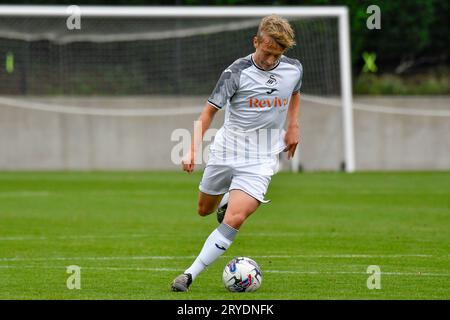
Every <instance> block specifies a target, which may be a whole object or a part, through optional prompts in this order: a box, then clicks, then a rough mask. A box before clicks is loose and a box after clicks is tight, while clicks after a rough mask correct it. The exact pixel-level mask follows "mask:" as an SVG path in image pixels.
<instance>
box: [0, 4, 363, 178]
mask: <svg viewBox="0 0 450 320" xmlns="http://www.w3.org/2000/svg"><path fill="white" fill-rule="evenodd" d="M69 7H70V6H60V5H55V6H45V5H44V6H39V5H0V19H1V17H3V16H8V17H39V18H42V17H69V16H70V14H71V11H70V9H69ZM78 8H79V10H80V15H81V19H82V18H83V17H109V18H111V17H112V18H115V17H118V18H119V17H120V18H134V17H159V18H161V17H167V18H169V17H189V18H197V17H198V18H214V17H222V18H223V17H234V18H236V17H255V18H256V17H263V16H266V15H269V14H279V15H281V16H288V17H305V18H314V17H333V18H337V20H338V29H339V30H338V38H339V39H338V41H339V71H340V95H341V106H342V123H343V126H342V128H343V145H344V159H345V171H346V172H353V171H355V152H354V132H353V113H352V80H351V50H350V33H349V16H348V9H347V7H343V6H333V7H331V6H320V7H301V6H290V7H284V6H254V7H248V6H246V7H212V6H211V7H177V6H172V7H164V6H155V7H153V6H152V7H131V6H79V7H78ZM306 67H307V66H306ZM297 154H298V153H297ZM298 168H299V158H298V157H295V158H294V159H293V161H292V169H293V170H294V171H297V170H298Z"/></svg>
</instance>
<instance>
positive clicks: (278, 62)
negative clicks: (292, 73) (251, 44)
mask: <svg viewBox="0 0 450 320" xmlns="http://www.w3.org/2000/svg"><path fill="white" fill-rule="evenodd" d="M250 60H251V61H252V64H253V65H254V66H255V67H256V68H257V69H259V70H261V71H272V70H273V69H275V68H276V67H278V65H279V64H280V61H281V58H280V59H278V61H277V64H276V65H275V66H274V67H273V68H272V69H269V70H264V69H263V68H261V67H259V66H258V65H257V64H256V63H255V61H254V60H253V53H252V54H251V55H250Z"/></svg>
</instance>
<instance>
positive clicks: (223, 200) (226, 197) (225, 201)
mask: <svg viewBox="0 0 450 320" xmlns="http://www.w3.org/2000/svg"><path fill="white" fill-rule="evenodd" d="M228 199H230V192H227V193H225V194H224V195H223V197H222V200H220V203H219V208H221V207H223V206H224V205H226V204H227V203H228Z"/></svg>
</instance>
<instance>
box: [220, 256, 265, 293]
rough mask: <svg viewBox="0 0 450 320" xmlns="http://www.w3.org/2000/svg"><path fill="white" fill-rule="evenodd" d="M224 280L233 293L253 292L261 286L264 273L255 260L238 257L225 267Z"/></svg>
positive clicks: (226, 286)
mask: <svg viewBox="0 0 450 320" xmlns="http://www.w3.org/2000/svg"><path fill="white" fill-rule="evenodd" d="M222 279H223V284H224V285H225V288H227V289H228V290H229V291H231V292H253V291H256V290H257V289H258V288H259V287H260V286H261V283H262V272H261V269H260V268H259V266H258V264H257V263H256V262H255V261H254V260H252V259H250V258H247V257H237V258H233V259H232V260H231V261H230V262H228V264H227V265H226V266H225V269H224V270H223V275H222Z"/></svg>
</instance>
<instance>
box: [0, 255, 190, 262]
mask: <svg viewBox="0 0 450 320" xmlns="http://www.w3.org/2000/svg"><path fill="white" fill-rule="evenodd" d="M195 258H196V256H131V257H48V258H46V257H39V258H22V257H14V258H0V261H51V260H53V261H67V260H69V261H74V260H90V261H107V260H176V259H195Z"/></svg>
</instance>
